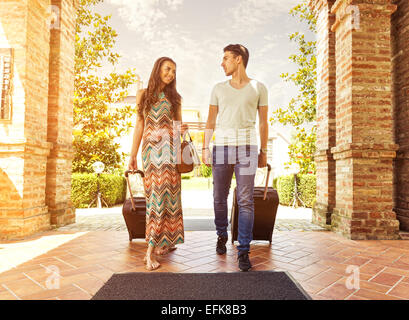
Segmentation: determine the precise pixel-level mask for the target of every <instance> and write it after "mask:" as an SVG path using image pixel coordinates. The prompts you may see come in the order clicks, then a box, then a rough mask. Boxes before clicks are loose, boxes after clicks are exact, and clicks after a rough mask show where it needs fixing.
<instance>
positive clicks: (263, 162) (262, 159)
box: [258, 152, 267, 168]
mask: <svg viewBox="0 0 409 320" xmlns="http://www.w3.org/2000/svg"><path fill="white" fill-rule="evenodd" d="M258 167H259V168H264V167H267V154H266V153H264V152H260V153H259V155H258Z"/></svg>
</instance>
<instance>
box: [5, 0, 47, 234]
mask: <svg viewBox="0 0 409 320" xmlns="http://www.w3.org/2000/svg"><path fill="white" fill-rule="evenodd" d="M48 9H49V1H46V0H19V1H6V2H4V1H3V2H2V4H1V6H0V16H1V26H2V31H3V34H1V43H2V46H3V47H4V46H9V47H10V48H12V49H13V51H14V57H13V68H14V70H13V77H12V79H10V80H11V83H12V88H13V89H12V109H11V110H12V111H11V120H10V121H8V122H1V123H0V131H1V132H0V137H1V138H0V139H1V142H0V172H1V176H0V238H1V239H11V238H21V237H24V236H26V235H29V234H32V233H35V232H37V231H42V230H46V229H48V228H49V226H50V215H49V213H48V207H47V205H46V203H45V192H44V190H45V183H46V163H47V156H48V154H49V152H50V148H51V144H50V143H49V142H47V104H48V67H49V66H48V57H49V38H50V32H49V26H48V19H47V17H48Z"/></svg>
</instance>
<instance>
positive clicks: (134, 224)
mask: <svg viewBox="0 0 409 320" xmlns="http://www.w3.org/2000/svg"><path fill="white" fill-rule="evenodd" d="M133 173H137V174H140V175H141V177H142V178H144V177H145V175H144V173H143V172H142V171H140V170H136V171H131V170H127V171H125V178H126V182H127V185H128V188H129V194H130V198H129V199H126V200H125V202H124V204H123V206H122V215H123V216H124V219H125V224H126V227H127V229H128V233H129V241H132V239H140V238H143V239H145V227H146V199H145V197H134V196H133V195H132V190H131V185H130V183H129V178H128V174H133Z"/></svg>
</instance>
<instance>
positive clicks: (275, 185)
mask: <svg viewBox="0 0 409 320" xmlns="http://www.w3.org/2000/svg"><path fill="white" fill-rule="evenodd" d="M277 181H278V177H277V178H274V180H273V188H274V189H276V190H277Z"/></svg>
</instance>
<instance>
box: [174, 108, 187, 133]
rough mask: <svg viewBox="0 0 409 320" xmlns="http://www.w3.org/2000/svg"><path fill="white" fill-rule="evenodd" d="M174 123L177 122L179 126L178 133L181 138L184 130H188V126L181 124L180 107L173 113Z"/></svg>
mask: <svg viewBox="0 0 409 320" xmlns="http://www.w3.org/2000/svg"><path fill="white" fill-rule="evenodd" d="M175 121H178V122H179V123H180V125H181V127H180V133H181V135H182V136H183V134H184V133H185V131H186V130H188V129H189V128H188V125H187V124H184V123H183V122H182V106H180V107H179V108H178V109H177V110H176V111H175Z"/></svg>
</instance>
